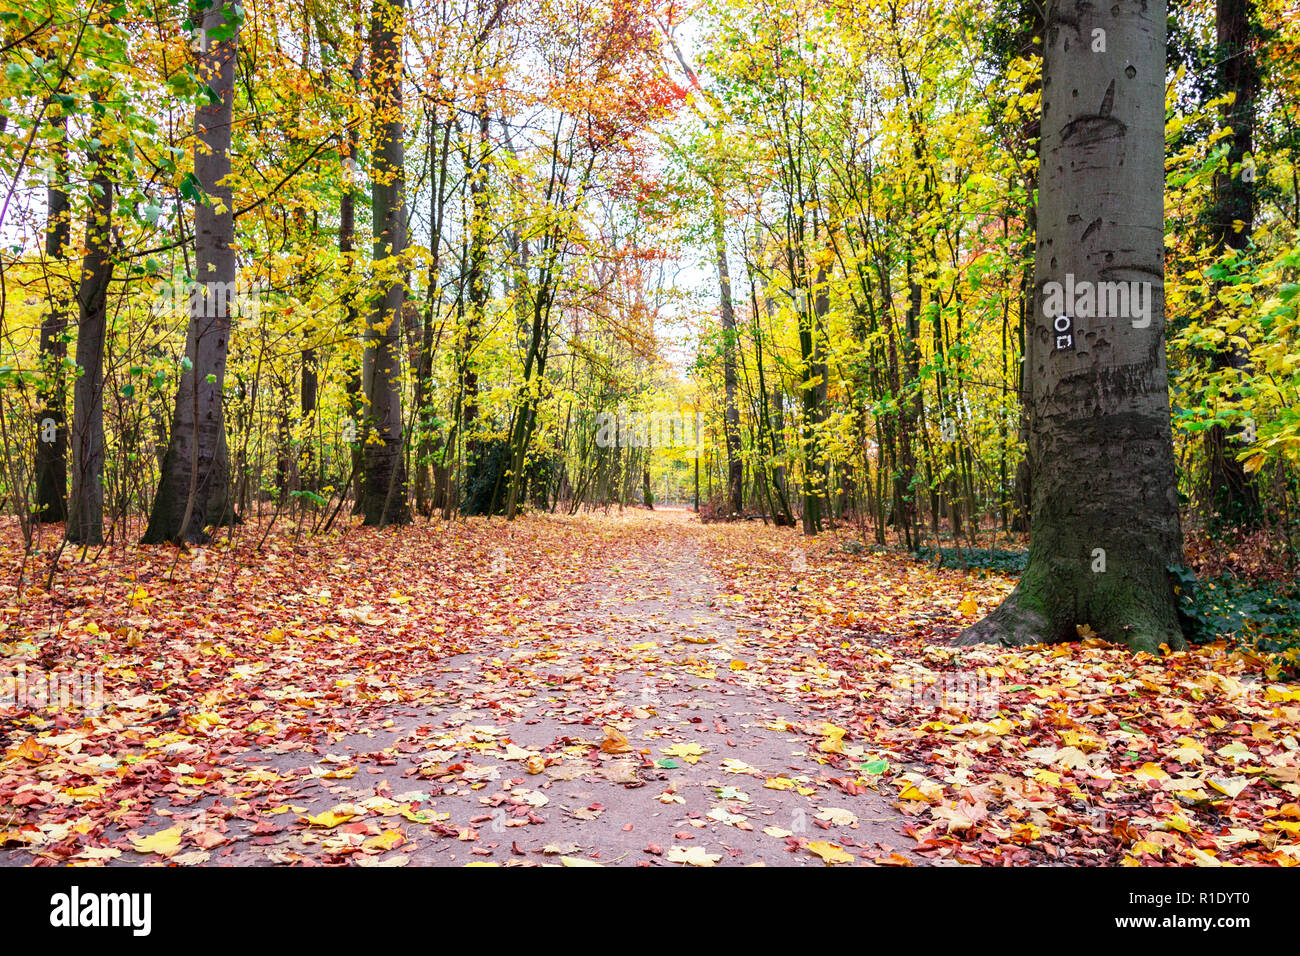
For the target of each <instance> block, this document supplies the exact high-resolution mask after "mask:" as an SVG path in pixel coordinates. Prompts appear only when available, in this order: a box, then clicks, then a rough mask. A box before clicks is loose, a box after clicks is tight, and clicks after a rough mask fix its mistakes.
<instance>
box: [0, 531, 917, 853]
mask: <svg viewBox="0 0 1300 956" xmlns="http://www.w3.org/2000/svg"><path fill="white" fill-rule="evenodd" d="M758 532H759V529H758V528H757V527H749V526H743V525H737V526H731V527H730V528H716V527H707V528H706V527H703V526H701V525H700V524H699V523H698V520H697V519H696V518H695V517H694V516H693V515H691V514H690V513H689V512H686V511H683V510H672V509H666V510H659V511H655V512H646V511H640V510H636V511H628V512H626V513H624V514H623V515H621V516H620V515H608V516H604V515H599V514H596V515H586V516H578V517H574V518H564V517H557V516H543V517H540V518H536V519H526V520H524V521H520V522H515V523H510V524H505V523H502V522H499V521H493V522H482V521H471V522H458V523H453V524H451V525H441V526H440V525H437V524H434V525H417V526H416V527H415V528H402V529H390V530H389V531H388V532H383V533H381V537H380V538H378V539H377V538H375V537H373V535H374V533H373V532H369V531H364V530H361V529H354V530H352V531H350V532H348V534H346V535H344V536H343V537H341V538H339V539H337V540H336V541H335V542H333V543H330V542H309V543H305V544H302V543H297V542H292V543H290V542H289V541H286V542H285V543H284V544H283V545H279V546H275V547H272V548H271V550H270V551H267V552H258V553H256V554H255V555H250V557H249V559H248V560H247V561H245V562H244V563H242V564H241V563H239V559H228V560H231V561H232V563H230V564H228V565H222V566H221V567H220V568H219V569H218V570H216V571H214V568H213V564H212V561H213V559H207V560H204V559H203V557H202V555H198V556H190V555H187V556H185V557H186V562H187V563H183V564H182V565H181V566H180V567H179V568H174V567H173V565H174V563H175V558H174V557H173V556H172V554H171V552H169V551H157V552H156V553H155V552H153V551H149V550H147V549H141V551H140V554H139V555H137V556H136V557H135V560H136V561H137V562H138V564H137V566H136V569H135V572H134V574H135V577H134V578H133V579H132V581H131V583H130V585H129V586H130V587H131V588H139V589H143V590H144V591H147V592H148V593H149V595H150V597H149V599H148V601H144V600H139V601H137V602H136V604H137V605H141V607H139V608H137V611H136V613H135V615H134V616H133V617H132V618H130V619H129V620H130V621H132V622H133V623H132V624H131V626H132V627H137V626H138V627H139V628H140V629H141V630H142V631H143V632H144V633H145V634H146V636H145V639H144V640H145V641H146V642H152V641H156V644H154V645H152V646H143V647H140V648H137V649H136V650H135V651H132V650H131V649H130V648H124V649H122V653H123V654H124V657H123V660H124V661H125V662H126V663H127V664H129V665H130V666H129V667H123V668H122V669H121V670H120V671H115V672H114V674H115V675H118V676H120V675H122V674H125V675H127V679H128V680H129V682H130V686H129V687H125V686H124V687H121V688H118V689H114V688H112V687H110V688H109V697H110V699H112V700H113V701H114V707H115V708H118V709H115V710H114V711H113V713H115V714H117V715H118V716H117V717H116V718H114V719H113V720H109V721H104V722H102V723H100V724H97V725H96V726H95V727H94V728H93V729H92V728H90V727H88V726H87V727H85V728H82V729H80V730H78V731H77V732H76V733H71V734H64V735H62V736H59V735H58V734H56V733H55V732H54V731H53V730H49V731H46V732H45V733H44V734H43V735H40V741H39V743H40V746H41V747H42V748H45V750H46V751H48V753H47V755H46V756H45V758H44V759H43V760H42V762H41V763H35V764H33V763H31V762H24V763H22V764H20V765H14V767H13V769H15V770H19V771H22V772H23V774H27V773H30V774H32V775H35V776H41V777H42V778H43V779H44V780H52V779H61V780H64V781H66V785H65V786H63V787H62V788H59V787H54V788H51V787H50V786H49V784H48V783H24V782H23V781H24V780H25V779H27V777H26V776H13V777H10V778H5V777H3V775H0V797H4V796H5V795H6V794H8V795H9V797H10V798H11V799H13V800H14V801H15V804H14V806H15V810H14V811H13V812H11V813H10V814H9V816H10V819H9V820H7V821H4V822H5V823H6V825H7V826H8V827H9V828H10V829H9V833H10V834H11V837H10V842H9V845H7V846H5V847H4V848H3V849H0V864H5V865H15V864H21V863H24V862H31V861H32V859H33V857H38V858H44V859H46V860H48V861H50V862H55V861H59V860H62V859H68V858H75V859H78V860H81V861H86V862H90V861H95V862H104V863H108V864H110V865H121V864H127V863H135V864H140V863H157V862H162V861H163V860H166V861H168V862H174V863H182V864H192V865H204V864H206V865H221V864H230V863H235V864H246V865H257V864H265V863H280V864H286V863H287V864H307V865H322V864H324V865H331V864H361V865H370V866H394V865H407V864H414V865H421V864H424V865H427V864H444V865H446V864H451V865H461V864H465V863H492V864H503V865H506V864H520V863H547V862H552V863H553V862H561V863H563V864H564V865H584V864H585V863H600V864H603V865H612V864H617V865H638V864H640V865H669V864H675V863H682V864H694V865H725V864H731V865H748V864H758V863H762V864H766V865H783V866H822V865H824V859H826V862H830V861H834V862H839V863H847V862H859V863H861V862H885V863H891V864H893V863H924V862H926V861H925V859H924V858H923V857H922V856H920V855H918V854H916V853H912V852H909V849H910V848H912V847H916V846H917V840H916V839H915V838H913V837H912V836H910V835H908V834H906V833H905V832H904V828H905V827H906V826H907V824H908V823H909V822H910V821H909V817H907V816H905V815H904V814H902V813H901V812H900V811H899V810H897V809H895V806H894V803H893V798H892V797H891V796H887V795H886V793H885V792H884V790H883V789H879V790H878V789H875V788H874V787H873V786H872V785H871V783H870V781H871V780H873V779H880V778H873V777H870V776H869V775H867V774H864V773H863V772H862V771H861V770H860V769H859V765H860V764H861V763H862V761H863V760H866V759H869V758H870V757H871V754H870V753H868V752H867V751H866V750H864V746H863V745H864V743H870V742H869V741H864V740H863V738H862V733H863V730H862V726H861V724H860V721H859V723H858V725H856V728H855V729H853V730H846V728H845V727H835V726H834V725H833V724H828V723H827V721H828V720H831V719H832V718H833V717H834V714H833V713H830V712H829V711H828V710H827V707H828V706H829V705H823V704H822V703H821V700H822V698H819V697H818V695H817V693H815V692H812V693H810V692H809V687H808V686H807V681H808V680H810V679H811V680H813V682H814V683H816V681H817V680H818V679H820V678H816V677H813V678H810V677H808V676H807V674H812V673H813V671H811V670H808V668H809V667H811V666H812V665H810V664H809V663H808V661H811V660H812V656H811V655H815V654H816V653H817V650H816V648H815V647H814V646H813V645H812V644H809V643H806V642H803V641H800V640H799V639H797V638H795V637H792V636H791V635H790V633H789V632H788V631H784V630H783V631H780V632H779V633H777V632H774V631H772V630H768V629H766V626H767V625H766V623H765V622H766V621H767V620H768V619H769V618H776V617H779V615H780V613H781V612H782V611H788V609H781V608H777V607H776V606H775V605H776V604H777V603H781V602H783V601H784V600H785V599H784V598H783V596H782V595H781V594H780V593H779V592H778V593H777V594H776V595H775V596H774V597H772V598H770V599H767V598H765V599H760V600H758V601H750V602H749V604H748V606H744V602H743V601H742V600H741V599H740V598H739V596H738V595H735V594H729V593H727V588H728V582H727V579H726V574H725V573H724V571H723V570H722V569H721V567H720V566H719V564H718V562H719V560H720V559H719V555H720V554H721V553H722V552H718V551H717V550H715V546H716V545H717V544H718V542H719V541H721V540H723V539H725V538H727V536H728V535H729V536H731V537H730V538H729V539H728V540H731V542H732V544H733V546H734V545H735V544H737V543H740V544H741V545H743V547H742V548H741V549H740V551H739V553H741V554H743V555H744V560H745V561H747V562H753V568H752V570H755V571H757V572H758V573H759V575H760V576H761V577H764V578H770V579H773V580H776V581H778V582H779V581H786V582H788V581H789V580H790V575H789V564H788V561H789V556H788V553H787V552H785V551H781V550H779V549H780V548H784V547H787V545H786V544H785V543H784V538H781V539H780V542H781V543H779V544H778V545H776V546H775V549H773V548H769V549H768V550H763V549H761V548H751V547H750V545H751V544H752V541H753V535H754V534H756V533H758ZM791 540H797V539H795V538H792V539H791ZM150 561H154V562H157V563H156V565H151V564H150V563H149V562H150ZM783 562H784V564H783ZM154 567H157V568H158V569H160V570H163V569H165V570H166V574H167V577H166V578H165V579H164V578H163V576H162V574H161V573H157V572H155V571H154V570H152V568H154ZM322 571H324V573H323V574H322ZM227 582H233V584H234V586H233V587H230V586H229V585H228V583H227ZM783 586H784V587H786V588H789V586H790V585H789V584H788V583H786V584H785V585H783ZM100 593H102V587H101V592H100ZM129 593H133V594H138V593H139V592H136V591H131V592H129ZM214 609H218V610H219V611H220V613H222V614H223V615H225V621H224V623H223V624H222V626H221V627H220V628H217V627H216V626H214V622H213V621H212V620H211V618H210V615H212V613H213V610H214ZM146 612H147V613H146ZM241 615H242V616H241ZM273 625H274V626H273ZM146 629H148V630H146ZM794 630H796V631H797V630H798V625H797V624H796V625H795V626H794ZM155 635H156V636H155ZM810 648H812V651H811V654H810V650H809V649H810ZM125 655H131V656H125ZM137 656H138V663H133V661H136V660H137ZM161 661H166V662H167V664H166V665H161V664H160V663H158V662H161ZM151 662H152V663H151ZM182 665H183V666H182ZM160 666H162V667H163V671H162V673H166V674H168V677H167V678H166V679H165V680H162V681H160V680H159V679H158V678H150V677H147V676H146V677H143V683H141V681H142V675H146V674H148V672H149V671H148V670H147V669H148V668H150V667H152V669H153V671H154V672H155V673H157V672H158V668H159V667H160ZM817 666H819V667H820V666H821V665H817ZM822 670H823V673H824V667H823V668H822ZM836 680H839V678H836ZM149 688H153V692H152V693H146V694H140V693H139V691H140V690H142V689H144V690H148V689H149ZM840 696H843V694H842V693H841V694H840ZM146 699H147V701H148V702H147V703H146ZM127 708H140V710H141V711H142V712H150V713H153V714H154V715H155V716H153V717H152V718H150V719H145V720H141V719H140V717H139V715H138V714H136V713H133V712H130V711H128V710H127ZM819 710H820V711H824V713H819V712H818V711H819ZM178 712H179V714H178ZM846 716H847V715H846ZM137 721H138V722H137ZM847 723H848V721H847V719H846V724H847ZM846 733H847V734H848V736H847V737H845V734H846ZM841 738H843V739H841ZM83 745H86V746H87V747H88V748H89V749H84V750H83ZM87 754H91V755H93V756H92V759H90V760H87V759H86V757H87ZM54 761H63V762H57V763H53V764H52V765H51V762H54ZM70 772H71V773H75V774H76V775H75V776H72V777H68V776H65V775H66V774H68V773H70ZM877 772H878V771H877ZM6 787H8V788H9V789H8V790H6ZM19 801H21V804H20V803H19ZM19 828H22V829H21V830H20V829H19ZM0 829H3V828H0ZM14 842H18V844H19V845H17V846H15V845H14ZM24 843H25V844H26V846H24V845H23V844H24ZM931 855H932V854H931ZM160 858H161V859H160ZM827 858H828V859H827Z"/></svg>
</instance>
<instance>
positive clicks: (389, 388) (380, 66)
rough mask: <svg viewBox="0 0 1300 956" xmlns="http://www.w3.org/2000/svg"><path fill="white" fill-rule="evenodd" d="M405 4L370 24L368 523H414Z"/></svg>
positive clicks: (381, 8)
mask: <svg viewBox="0 0 1300 956" xmlns="http://www.w3.org/2000/svg"><path fill="white" fill-rule="evenodd" d="M403 17H404V0H375V3H374V6H373V7H372V15H371V22H370V82H371V96H372V104H373V111H374V112H373V116H374V119H373V131H374V140H375V143H374V159H373V174H372V178H371V185H370V197H371V210H372V215H373V219H374V231H375V245H374V263H375V271H376V275H377V277H378V279H379V281H380V283H381V288H380V292H379V293H378V295H377V296H376V297H375V299H374V302H373V305H372V310H371V316H370V323H369V325H368V326H367V328H366V350H365V363H364V370H363V374H362V390H363V392H364V394H365V397H366V406H367V407H366V414H367V420H366V426H367V427H366V440H365V442H364V444H363V453H364V459H363V460H364V465H365V475H364V478H363V481H362V489H361V512H362V514H363V515H364V516H365V523H366V524H368V525H388V524H405V523H407V522H409V521H410V520H411V512H410V507H409V505H408V503H407V493H406V465H405V462H404V460H403V454H402V451H403V448H402V446H403V441H402V393H401V387H400V386H401V380H402V355H401V347H400V339H401V313H402V303H403V300H404V296H405V287H404V286H403V284H402V272H403V270H402V269H401V267H400V258H399V257H400V256H401V255H402V253H403V251H404V250H405V248H406V208H405V199H404V194H403V162H404V153H405V145H404V143H403V135H404V131H403V124H402V57H401V48H402V21H403Z"/></svg>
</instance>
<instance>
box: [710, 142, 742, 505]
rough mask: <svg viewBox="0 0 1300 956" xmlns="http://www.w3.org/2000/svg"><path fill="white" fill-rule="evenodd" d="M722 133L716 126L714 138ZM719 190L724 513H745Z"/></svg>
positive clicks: (716, 230)
mask: <svg viewBox="0 0 1300 956" xmlns="http://www.w3.org/2000/svg"><path fill="white" fill-rule="evenodd" d="M720 136H721V132H720V130H719V129H718V128H717V127H715V139H720ZM725 211H726V210H725V207H724V205H723V199H722V189H721V187H720V186H718V185H716V184H715V185H714V187H713V250H714V255H715V256H716V258H717V264H718V295H719V299H720V302H719V311H720V313H721V316H722V383H723V384H722V387H723V393H724V400H725V402H726V404H725V407H724V408H723V413H722V422H723V429H724V431H725V435H726V442H727V510H728V511H729V512H730V513H731V514H734V515H738V514H740V513H741V512H742V511H743V510H744V504H745V501H744V479H745V463H744V461H743V460H742V459H741V457H740V409H739V408H738V407H737V405H736V350H737V341H736V307H735V303H734V302H733V301H732V298H731V268H730V266H729V264H728V262H727V234H726V219H725V216H724V213H725Z"/></svg>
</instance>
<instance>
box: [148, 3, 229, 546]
mask: <svg viewBox="0 0 1300 956" xmlns="http://www.w3.org/2000/svg"><path fill="white" fill-rule="evenodd" d="M233 6H234V4H233V2H232V0H215V2H214V4H213V6H212V7H211V8H209V9H208V10H206V11H205V12H204V14H203V22H202V32H203V52H202V54H201V55H200V58H199V64H198V74H199V79H200V81H201V82H204V83H207V84H208V85H209V86H211V87H212V89H214V90H215V91H216V92H217V94H218V96H219V100H218V101H217V102H216V103H212V104H208V105H206V106H203V107H200V108H199V109H198V110H197V111H196V112H195V115H194V138H195V145H194V175H195V177H196V178H197V179H198V183H199V188H200V189H201V190H202V191H203V193H204V194H205V196H204V199H203V201H201V202H198V203H196V204H195V206H194V261H195V282H196V283H197V284H198V285H197V288H195V289H193V290H191V294H190V297H189V308H190V322H189V331H188V333H187V335H186V340H185V356H186V358H187V359H188V363H187V366H188V367H187V368H185V369H184V371H183V372H182V374H181V380H180V386H179V388H178V389H177V391H176V405H175V408H174V409H173V412H172V427H171V434H170V436H169V439H168V442H167V454H166V455H165V456H164V459H163V466H162V476H161V480H160V481H159V484H158V492H157V494H156V495H155V497H154V502H153V512H152V514H150V516H149V526H148V528H147V529H146V530H145V533H144V542H145V543H146V544H157V543H160V542H163V541H187V542H192V543H198V542H203V541H206V540H207V532H206V530H205V529H206V528H207V527H208V526H210V525H221V524H229V523H231V522H233V521H234V520H235V504H234V501H233V499H232V497H231V488H230V450H229V448H228V447H227V444H226V419H225V411H224V408H223V406H222V393H223V390H224V388H225V380H226V355H227V352H228V350H229V340H230V306H231V300H232V299H233V298H234V297H235V294H236V292H237V289H236V285H235V277H236V274H237V263H236V260H235V250H234V248H233V247H232V246H233V243H234V240H235V217H234V209H233V208H232V206H233V202H234V198H233V196H232V193H231V188H230V185H229V184H228V183H226V182H225V180H226V178H227V177H228V176H229V175H230V141H231V126H232V122H233V118H234V106H235V56H236V52H237V48H238V43H239V26H240V22H242V14H241V16H240V20H239V21H234V19H233V18H232V19H231V20H227V17H226V10H227V8H228V7H233ZM225 29H232V33H231V35H230V36H229V37H228V38H226V39H218V40H214V39H212V34H213V32H214V31H219V30H221V31H224V30H225Z"/></svg>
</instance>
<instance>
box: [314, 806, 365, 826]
mask: <svg viewBox="0 0 1300 956" xmlns="http://www.w3.org/2000/svg"><path fill="white" fill-rule="evenodd" d="M355 816H356V814H355V813H339V812H337V811H335V810H326V811H325V812H324V813H318V814H316V815H315V816H304V817H302V819H303V820H305V821H307V824H308V826H313V827H326V828H328V827H336V826H338V825H339V824H340V823H347V822H348V821H349V820H351V819H352V818H353V817H355Z"/></svg>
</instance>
